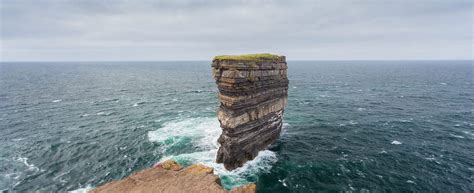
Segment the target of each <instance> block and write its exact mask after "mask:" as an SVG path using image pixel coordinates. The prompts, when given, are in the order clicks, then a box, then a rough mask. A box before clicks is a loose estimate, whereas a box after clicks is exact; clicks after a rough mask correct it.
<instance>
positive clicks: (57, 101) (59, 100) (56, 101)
mask: <svg viewBox="0 0 474 193" xmlns="http://www.w3.org/2000/svg"><path fill="white" fill-rule="evenodd" d="M61 101H63V100H61V99H58V100H54V101H53V103H59V102H61Z"/></svg>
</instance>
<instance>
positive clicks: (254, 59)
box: [212, 54, 288, 170]
mask: <svg viewBox="0 0 474 193" xmlns="http://www.w3.org/2000/svg"><path fill="white" fill-rule="evenodd" d="M212 74H213V76H214V79H215V80H216V83H217V86H218V89H219V101H220V107H219V110H218V112H217V117H218V119H219V122H220V125H221V128H222V134H221V136H220V137H219V139H218V142H219V143H220V144H221V146H220V147H219V151H218V152H217V158H216V161H217V163H224V166H225V168H226V169H227V170H233V169H235V168H238V167H241V166H242V165H243V164H244V163H245V162H247V161H248V160H252V159H254V158H255V157H256V156H257V155H258V152H259V151H261V150H264V149H266V148H267V147H268V146H269V145H270V144H272V143H273V142H275V141H276V139H277V138H278V137H279V136H280V132H281V128H282V125H283V123H282V118H283V111H284V107H285V106H286V104H287V98H288V78H287V64H286V60H285V56H278V55H272V54H249V55H222V56H216V57H215V58H214V60H213V61H212Z"/></svg>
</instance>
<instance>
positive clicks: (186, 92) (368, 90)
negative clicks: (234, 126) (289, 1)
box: [0, 61, 474, 192]
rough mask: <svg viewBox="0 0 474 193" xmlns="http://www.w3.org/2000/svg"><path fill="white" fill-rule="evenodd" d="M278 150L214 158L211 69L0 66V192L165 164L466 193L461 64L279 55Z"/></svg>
mask: <svg viewBox="0 0 474 193" xmlns="http://www.w3.org/2000/svg"><path fill="white" fill-rule="evenodd" d="M288 66H289V70H288V73H289V74H288V76H289V79H290V86H289V98H288V100H289V104H288V106H287V108H286V110H285V114H284V116H285V117H284V131H283V133H282V135H281V137H280V139H279V140H278V141H277V143H276V144H274V145H273V146H271V147H270V148H269V150H266V151H263V152H260V154H259V156H258V157H257V158H256V159H255V160H253V161H251V162H248V163H247V164H246V165H245V166H244V167H243V168H239V169H237V170H235V171H232V172H228V171H225V170H224V169H223V167H222V165H218V164H215V163H214V162H213V161H214V159H215V154H216V151H217V148H218V144H217V142H216V140H217V138H218V136H219V135H220V132H221V130H220V128H219V122H218V121H217V118H216V109H217V107H218V105H219V104H218V101H217V88H216V87H217V86H216V85H215V82H214V80H213V79H212V77H211V67H210V62H209V61H201V62H200V61H196V62H87V63H74V62H64V63H60V62H54V63H0V191H3V192H17V191H18V192H31V191H45V192H66V191H76V192H78V191H83V190H86V189H87V188H91V187H95V186H97V185H100V184H103V183H105V182H109V181H111V180H115V179H120V178H123V177H126V176H128V175H130V174H132V173H133V172H137V171H140V170H142V169H145V168H148V167H152V166H153V165H154V164H155V163H157V162H159V161H161V160H165V159H169V158H172V159H176V160H177V161H178V162H179V163H181V164H184V165H189V164H192V163H204V164H206V165H209V166H212V167H214V168H215V172H216V173H217V174H218V175H219V176H220V177H221V179H222V184H223V185H224V186H225V187H226V188H228V189H229V188H232V187H234V186H238V185H241V184H246V183H249V182H256V184H257V191H258V192H318V191H322V192H474V114H473V113H474V65H473V63H472V61H289V62H288Z"/></svg>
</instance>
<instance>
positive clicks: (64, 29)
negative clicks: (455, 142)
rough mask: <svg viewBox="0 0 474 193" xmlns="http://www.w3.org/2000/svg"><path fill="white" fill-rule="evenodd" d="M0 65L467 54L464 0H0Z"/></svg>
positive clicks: (468, 5) (469, 17)
mask: <svg viewBox="0 0 474 193" xmlns="http://www.w3.org/2000/svg"><path fill="white" fill-rule="evenodd" d="M0 2H1V3H0V12H1V17H0V20H1V23H0V28H1V34H0V35H1V38H0V41H1V42H0V43H1V47H0V48H1V50H0V54H1V55H0V57H1V61H102V60H113V61H122V60H209V59H210V58H212V56H214V55H218V54H241V53H254V52H271V53H277V54H284V55H287V57H288V59H290V60H292V59H293V60H364V59H387V60H391V59H472V58H473V35H472V33H473V6H472V4H473V3H472V1H470V0H449V1H446V0H412V1H408V0H345V1H342V0H326V1H323V0H292V1H288V0H233V1H230V0H167V1H165V0H162V1H160V0H158V1H156V0H154V1H152V0H133V1H132V0H78V1H77V0H76V1H74V0H15V1H12V0H0Z"/></svg>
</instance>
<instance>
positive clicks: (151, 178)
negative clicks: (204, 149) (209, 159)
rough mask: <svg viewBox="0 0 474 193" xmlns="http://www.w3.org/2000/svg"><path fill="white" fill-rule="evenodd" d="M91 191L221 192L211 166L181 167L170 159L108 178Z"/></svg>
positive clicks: (148, 192) (95, 192)
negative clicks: (121, 177)
mask: <svg viewBox="0 0 474 193" xmlns="http://www.w3.org/2000/svg"><path fill="white" fill-rule="evenodd" d="M90 192H91V193H99V192H100V193H120V192H132V193H153V192H160V193H189V192H202V193H214V192H216V193H225V192H227V191H225V190H224V189H223V188H222V186H221V185H220V179H219V177H218V176H216V175H214V174H213V169H212V168H209V167H206V166H204V165H199V164H198V165H192V166H189V167H187V168H184V169H181V166H179V164H177V163H176V162H174V161H172V160H168V161H165V162H162V163H160V164H157V165H156V166H155V167H152V168H149V169H146V170H143V171H141V172H138V173H135V174H133V175H131V176H129V177H126V178H124V179H122V180H117V181H112V182H109V183H107V184H104V185H102V186H99V187H97V188H95V189H93V190H91V191H90Z"/></svg>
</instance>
